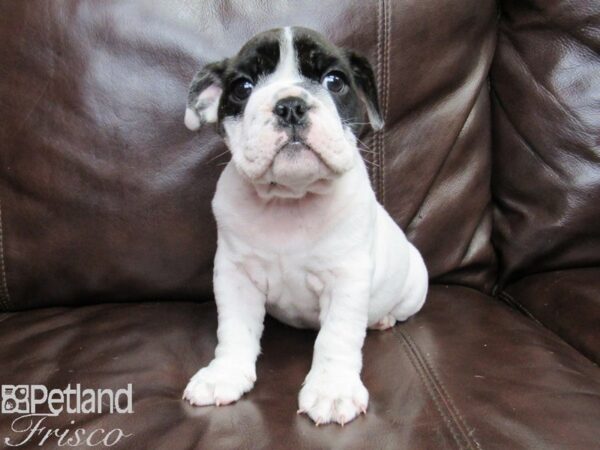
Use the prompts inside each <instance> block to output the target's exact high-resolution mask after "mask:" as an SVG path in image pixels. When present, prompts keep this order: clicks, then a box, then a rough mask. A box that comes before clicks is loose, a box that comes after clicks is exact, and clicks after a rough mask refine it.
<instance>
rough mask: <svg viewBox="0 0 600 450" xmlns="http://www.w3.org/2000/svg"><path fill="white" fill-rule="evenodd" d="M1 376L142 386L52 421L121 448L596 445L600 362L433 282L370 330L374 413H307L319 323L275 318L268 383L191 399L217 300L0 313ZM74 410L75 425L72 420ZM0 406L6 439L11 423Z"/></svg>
mask: <svg viewBox="0 0 600 450" xmlns="http://www.w3.org/2000/svg"><path fill="white" fill-rule="evenodd" d="M0 320H1V322H0V342H2V346H1V347H0V361H2V364H0V382H1V383H25V384H27V383H44V384H46V385H47V386H48V387H60V388H64V387H65V386H66V384H67V383H69V382H70V383H81V384H82V385H83V386H84V387H96V388H110V387H112V388H120V387H123V386H125V385H126V384H127V383H133V392H134V405H133V409H134V411H135V412H134V414H132V415H110V414H105V415H99V416H96V415H93V416H83V415H79V416H77V415H67V414H63V415H60V416H58V417H57V418H54V419H52V420H51V421H49V422H48V423H47V425H48V426H54V427H56V426H63V427H65V426H71V427H74V426H79V425H81V426H83V427H84V428H86V429H87V430H92V429H94V428H97V427H104V428H106V429H112V428H115V427H119V428H122V429H123V430H124V431H125V432H126V433H134V436H132V437H131V438H128V439H125V440H123V441H122V443H121V444H120V445H119V446H116V447H114V448H122V449H144V448H156V449H162V448H164V449H175V448H210V449H237V448H265V449H266V448H345V449H346V448H349V449H353V448H356V449H361V448H378V449H399V448H407V449H414V448H419V449H436V450H440V449H455V448H461V449H465V448H471V449H481V448H547V449H550V448H557V449H558V448H573V449H576V448H594V447H595V446H596V445H597V443H598V423H600V378H599V375H600V371H599V369H598V368H597V367H596V366H594V365H592V364H591V363H590V362H589V360H587V359H586V358H584V357H582V356H581V355H580V354H579V353H578V352H576V351H574V350H573V349H572V348H571V347H569V346H568V345H566V344H565V343H564V342H563V341H562V340H560V339H559V338H558V337H557V336H556V335H554V334H553V333H550V332H548V331H547V330H546V329H544V328H542V327H540V326H538V325H537V324H535V323H534V322H533V321H530V320H529V319H527V318H525V317H524V316H522V315H521V314H520V313H518V312H515V311H512V310H510V309H509V308H507V307H506V306H505V305H504V304H502V303H500V302H496V301H494V300H492V299H491V298H489V297H486V296H484V295H482V294H479V293H477V292H476V291H474V290H471V289H468V288H461V287H449V286H434V287H432V289H431V292H430V296H429V300H428V302H427V303H426V305H425V308H424V310H423V311H422V312H421V313H420V314H418V315H417V316H415V317H414V318H412V319H410V320H409V321H408V322H406V323H404V324H400V325H397V326H396V327H395V328H393V329H392V330H388V331H385V332H376V331H370V332H369V333H368V337H367V340H366V343H365V346H364V369H363V380H364V382H365V385H366V386H367V388H368V389H369V391H370V394H371V403H370V406H369V411H368V414H367V415H366V416H364V417H360V418H358V419H357V420H356V421H354V422H352V423H351V424H348V425H347V426H346V427H345V428H344V429H341V428H340V427H338V426H331V425H329V426H323V427H320V428H316V427H315V426H314V424H313V423H312V422H310V421H309V419H307V418H306V417H305V416H298V415H296V409H297V394H298V390H299V388H300V385H301V383H302V380H303V378H304V376H305V375H306V373H307V371H308V369H309V367H310V361H311V353H312V345H313V342H314V336H315V333H314V332H310V331H300V330H296V329H292V328H289V327H286V326H284V325H281V324H279V323H277V322H275V321H273V320H270V321H268V323H267V326H266V334H265V336H264V338H263V354H262V355H261V356H260V358H259V362H258V381H257V383H256V386H255V388H254V390H253V391H251V392H250V393H249V394H248V395H246V396H245V397H244V398H243V399H242V400H241V401H240V402H238V403H237V404H235V405H232V406H227V407H221V408H216V407H205V408H193V407H191V406H189V405H187V404H186V403H184V402H183V401H182V400H181V393H182V390H183V388H184V387H185V385H186V383H187V381H188V378H189V377H190V376H191V375H192V374H193V373H195V371H196V370H197V369H198V368H199V367H201V366H202V365H204V364H206V363H207V362H208V361H209V360H210V359H211V358H212V356H213V350H214V346H215V339H216V337H215V333H216V317H215V307H214V304H212V303H206V304H194V303H183V302H179V303H178V302H174V303H166V302H165V303H143V304H125V305H124V304H104V305H99V306H89V307H84V308H78V309H65V308H51V309H40V310H37V311H32V312H27V313H5V314H3V315H1V316H0ZM69 420H74V421H75V425H69V422H68V421H69ZM10 422H11V416H10V415H0V435H2V436H8V437H9V438H13V439H14V438H16V436H15V435H14V433H11V432H10Z"/></svg>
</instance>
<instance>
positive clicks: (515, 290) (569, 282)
mask: <svg viewBox="0 0 600 450" xmlns="http://www.w3.org/2000/svg"><path fill="white" fill-rule="evenodd" d="M598 292H600V269H599V268H593V267H590V268H582V269H572V270H560V271H555V272H547V273H540V274H536V275H531V276H528V277H525V278H523V279H522V280H520V281H518V282H517V283H515V284H513V285H511V286H508V287H507V288H506V290H505V291H504V292H503V293H502V297H503V298H504V299H505V300H507V302H508V303H510V304H512V305H513V306H516V307H517V308H519V309H521V310H522V311H523V312H525V313H526V314H528V315H530V316H531V317H535V319H536V320H538V321H539V322H540V323H541V324H543V325H544V326H546V327H548V328H549V329H550V330H552V331H554V332H555V333H556V334H558V335H559V336H560V337H562V338H563V339H564V340H565V341H567V342H568V343H569V344H571V345H572V346H573V347H575V348H576V349H577V350H579V351H580V352H582V353H583V354H584V355H586V356H587V357H588V358H590V359H592V360H593V361H594V362H596V363H599V362H600V297H599V296H598Z"/></svg>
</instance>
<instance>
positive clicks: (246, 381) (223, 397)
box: [183, 359, 256, 406]
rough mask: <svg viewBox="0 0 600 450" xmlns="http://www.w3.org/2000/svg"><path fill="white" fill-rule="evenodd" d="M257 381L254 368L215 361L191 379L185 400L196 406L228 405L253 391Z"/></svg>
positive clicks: (185, 392) (184, 394)
mask: <svg viewBox="0 0 600 450" xmlns="http://www.w3.org/2000/svg"><path fill="white" fill-rule="evenodd" d="M255 381H256V374H255V369H254V367H253V366H250V367H245V366H242V365H240V366H233V365H231V364H224V363H222V362H220V361H218V360H216V359H215V360H213V361H212V362H211V363H210V364H209V365H208V366H206V367H205V368H203V369H200V370H199V371H198V372H196V374H195V375H194V376H193V377H192V378H191V380H190V382H189V383H188V385H187V387H186V388H185V391H184V392H183V398H184V399H185V400H187V401H188V402H190V403H191V404H192V405H195V406H206V405H217V406H222V405H228V404H230V403H233V402H235V401H237V400H239V398H240V397H241V396H242V395H244V394H245V393H246V392H248V391H249V390H250V389H252V386H254V382H255Z"/></svg>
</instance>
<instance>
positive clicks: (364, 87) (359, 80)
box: [346, 51, 383, 131]
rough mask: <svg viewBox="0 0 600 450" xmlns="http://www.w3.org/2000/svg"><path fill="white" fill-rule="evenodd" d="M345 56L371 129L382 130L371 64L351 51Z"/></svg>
mask: <svg viewBox="0 0 600 450" xmlns="http://www.w3.org/2000/svg"><path fill="white" fill-rule="evenodd" d="M346 56H347V58H348V62H349V64H350V68H351V70H352V77H353V78H354V83H355V84H356V87H357V88H358V91H359V96H360V98H361V100H362V101H363V102H364V104H365V106H366V107H367V114H368V116H369V122H371V127H373V129H374V130H375V131H378V130H381V129H382V128H383V118H382V117H381V111H380V110H379V101H378V100H377V84H376V82H375V74H374V73H373V68H372V67H371V64H370V63H369V61H368V60H367V58H365V57H364V56H360V55H358V54H356V53H354V52H352V51H347V52H346Z"/></svg>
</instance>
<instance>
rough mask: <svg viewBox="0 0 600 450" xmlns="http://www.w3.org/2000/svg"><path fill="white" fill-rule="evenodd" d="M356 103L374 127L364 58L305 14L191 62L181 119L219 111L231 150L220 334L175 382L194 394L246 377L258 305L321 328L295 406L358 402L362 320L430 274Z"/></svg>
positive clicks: (314, 414) (237, 389) (419, 287)
mask: <svg viewBox="0 0 600 450" xmlns="http://www.w3.org/2000/svg"><path fill="white" fill-rule="evenodd" d="M365 109H366V114H367V116H368V118H369V121H370V123H371V126H372V127H373V128H374V129H376V130H378V129H381V128H382V126H383V123H382V118H381V114H380V111H379V106H378V102H377V91H376V86H375V78H374V75H373V70H372V68H371V66H370V65H369V63H368V61H367V60H366V59H365V58H363V57H362V56H359V55H357V54H355V53H354V52H351V51H347V50H343V49H340V48H337V47H336V46H334V45H333V44H331V43H330V42H328V41H327V40H326V39H325V38H324V37H323V36H321V35H319V34H318V33H316V32H315V31H312V30H309V29H306V28H299V27H293V28H283V29H275V30H270V31H266V32H264V33H261V34H259V35H257V36H255V37H254V38H253V39H251V40H250V41H249V42H248V43H247V44H246V45H244V46H243V47H242V49H241V50H240V52H239V53H238V54H237V55H235V56H234V57H232V58H229V59H224V60H223V61H219V62H215V63H212V64H208V65H207V66H206V67H204V68H203V69H202V70H200V72H198V73H197V74H196V75H195V77H194V79H193V81H192V84H191V87H190V91H189V97H188V103H187V110H186V113H185V124H186V125H187V127H188V128H190V129H191V130H197V129H198V128H200V126H201V125H203V124H205V123H217V126H218V129H219V131H220V133H221V135H222V136H223V137H224V139H225V142H226V144H227V146H228V147H229V150H230V151H231V161H230V162H229V163H228V164H227V166H226V167H225V169H224V171H223V173H222V174H221V177H220V179H219V182H218V184H217V189H216V193H215V197H214V200H213V203H212V207H213V212H214V215H215V218H216V221H217V228H218V247H217V253H216V256H215V266H214V291H215V299H216V303H217V309H218V320H219V326H218V331H217V336H218V345H217V348H216V350H215V357H214V359H213V360H212V362H211V363H210V364H209V365H208V366H207V367H205V368H203V369H201V370H199V371H198V372H197V373H196V374H195V375H194V376H193V377H192V379H191V380H190V382H189V384H188V385H187V387H186V389H185V392H184V394H183V397H184V398H185V399H187V400H188V401H189V402H190V403H191V404H193V405H213V404H215V405H226V404H229V403H232V402H235V401H236V400H238V399H239V398H240V397H241V396H242V395H243V394H244V393H246V392H248V391H249V390H250V389H252V386H253V385H254V382H255V380H256V369H255V364H256V358H257V356H258V354H259V352H260V337H261V334H262V332H263V321H264V316H265V312H268V313H269V314H271V315H272V316H274V317H276V318H277V319H279V320H280V321H282V322H284V323H286V324H289V325H292V326H295V327H301V328H304V327H306V328H317V329H319V330H320V331H319V333H318V336H317V339H316V342H315V346H314V355H313V360H312V367H311V369H310V372H309V373H308V375H307V376H306V379H305V380H304V383H303V386H302V389H301V390H300V395H299V412H301V413H306V414H307V415H308V416H309V417H310V418H311V419H312V420H314V421H315V422H316V424H317V425H318V424H324V423H328V422H336V423H339V424H341V425H344V424H345V423H347V422H349V421H351V420H352V419H354V418H355V417H356V416H357V415H359V414H360V413H364V412H366V409H367V405H368V400H369V394H368V392H367V390H366V389H365V386H364V385H363V383H362V381H361V379H360V372H361V368H362V345H363V341H364V339H365V334H366V330H367V328H373V329H379V330H383V329H386V328H389V327H391V326H393V325H394V324H395V323H396V321H403V320H406V319H407V318H408V317H410V316H411V315H413V314H415V313H416V312H417V311H419V309H420V308H421V307H422V306H423V303H424V301H425V296H426V293H427V285H428V279H427V270H426V268H425V264H424V263H423V259H422V258H421V255H420V254H419V252H418V251H417V249H416V248H415V247H414V246H413V245H412V244H411V243H410V242H408V240H407V239H406V237H405V235H404V233H403V232H402V231H401V230H400V228H399V227H398V225H396V223H395V222H394V221H393V220H392V219H391V217H390V216H389V215H388V214H387V212H386V211H385V210H384V209H383V207H382V206H381V205H380V204H379V203H378V202H377V200H376V198H375V195H374V192H373V189H372V187H371V184H370V182H369V177H368V174H367V170H366V167H365V164H364V161H363V159H362V158H361V155H360V153H359V149H358V145H357V138H356V136H357V134H358V132H359V130H360V128H361V125H362V123H361V122H363V120H364V115H365V114H364V113H365Z"/></svg>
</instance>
